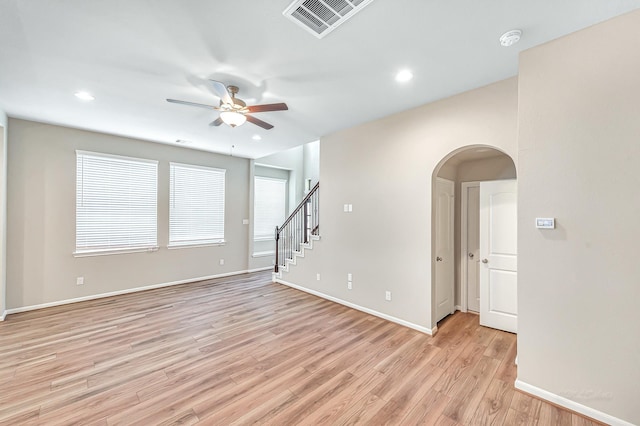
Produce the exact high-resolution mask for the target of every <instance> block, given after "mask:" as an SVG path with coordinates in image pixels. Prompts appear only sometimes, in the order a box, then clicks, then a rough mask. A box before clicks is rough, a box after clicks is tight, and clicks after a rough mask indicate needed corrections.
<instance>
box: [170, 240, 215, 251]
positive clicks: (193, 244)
mask: <svg viewBox="0 0 640 426" xmlns="http://www.w3.org/2000/svg"><path fill="white" fill-rule="evenodd" d="M226 244H227V242H226V241H225V240H219V241H210V242H206V243H196V242H188V243H184V244H180V243H173V244H169V245H167V249H169V250H176V249H183V248H195V247H219V246H224V245H226Z"/></svg>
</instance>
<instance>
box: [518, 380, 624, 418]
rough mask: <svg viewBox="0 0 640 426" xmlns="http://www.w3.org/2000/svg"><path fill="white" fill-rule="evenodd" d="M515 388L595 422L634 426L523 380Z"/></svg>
mask: <svg viewBox="0 0 640 426" xmlns="http://www.w3.org/2000/svg"><path fill="white" fill-rule="evenodd" d="M514 386H515V388H516V389H519V390H521V391H523V392H526V393H528V394H530V395H533V396H535V397H537V398H540V399H544V400H545V401H549V402H551V403H552V404H556V405H559V406H561V407H563V408H566V409H568V410H571V411H575V412H576V413H579V414H582V415H583V416H587V417H590V418H592V419H594V420H598V421H601V422H603V423H606V424H609V425H612V426H633V424H632V423H629V422H626V421H624V420H622V419H619V418H617V417H613V416H611V415H609V414H606V413H603V412H602V411H598V410H595V409H593V408H591V407H587V406H586V405H582V404H580V403H578V402H575V401H572V400H570V399H567V398H565V397H563V396H560V395H556V394H555V393H551V392H549V391H546V390H544V389H540V388H539V387H536V386H533V385H530V384H528V383H525V382H523V381H522V380H518V379H516V381H515V383H514Z"/></svg>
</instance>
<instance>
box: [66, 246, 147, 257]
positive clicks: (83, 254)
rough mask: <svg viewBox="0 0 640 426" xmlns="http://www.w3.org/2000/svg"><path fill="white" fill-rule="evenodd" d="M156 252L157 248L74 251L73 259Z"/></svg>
mask: <svg viewBox="0 0 640 426" xmlns="http://www.w3.org/2000/svg"><path fill="white" fill-rule="evenodd" d="M156 251H158V247H157V246H156V247H137V248H130V249H108V250H91V251H74V252H73V257H94V256H111V255H114V254H128V253H151V252H156Z"/></svg>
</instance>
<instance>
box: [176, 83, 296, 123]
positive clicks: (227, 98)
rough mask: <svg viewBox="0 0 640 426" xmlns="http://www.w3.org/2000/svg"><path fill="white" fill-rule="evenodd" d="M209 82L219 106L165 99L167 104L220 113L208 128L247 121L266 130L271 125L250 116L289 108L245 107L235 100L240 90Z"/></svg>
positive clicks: (239, 100)
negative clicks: (189, 106)
mask: <svg viewBox="0 0 640 426" xmlns="http://www.w3.org/2000/svg"><path fill="white" fill-rule="evenodd" d="M209 81H210V82H211V85H212V86H213V91H214V93H215V94H216V95H217V96H218V97H219V98H220V105H219V106H213V105H205V104H198V103H195V102H187V101H179V100H177V99H167V102H172V103H175V104H182V105H191V106H195V107H200V108H206V109H213V110H216V111H220V116H219V117H218V118H216V119H215V120H213V121H212V122H211V123H209V125H210V126H219V125H221V124H222V123H225V124H228V125H229V126H230V127H237V126H241V125H243V124H244V123H245V121H248V122H250V123H253V124H255V125H256V126H260V127H262V128H263V129H266V130H269V129H273V125H271V124H269V123H267V122H265V121H262V120H260V119H258V118H255V117H254V116H252V115H250V114H252V113H255V112H269V111H285V110H288V109H289V107H287V104H285V103H278V104H265V105H251V106H247V104H246V103H245V102H244V101H243V100H242V99H239V98H236V94H237V93H238V91H239V90H240V89H238V87H237V86H228V87H227V86H225V85H224V83H221V82H219V81H215V80H209Z"/></svg>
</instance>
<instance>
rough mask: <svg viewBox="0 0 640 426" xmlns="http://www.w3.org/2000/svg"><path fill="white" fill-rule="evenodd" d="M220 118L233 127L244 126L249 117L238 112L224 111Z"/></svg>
mask: <svg viewBox="0 0 640 426" xmlns="http://www.w3.org/2000/svg"><path fill="white" fill-rule="evenodd" d="M220 118H221V119H222V121H224V122H225V124H228V125H229V126H231V127H238V126H242V125H243V124H244V123H245V121H247V117H246V116H245V115H244V114H242V113H239V112H236V111H222V112H221V113H220Z"/></svg>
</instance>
